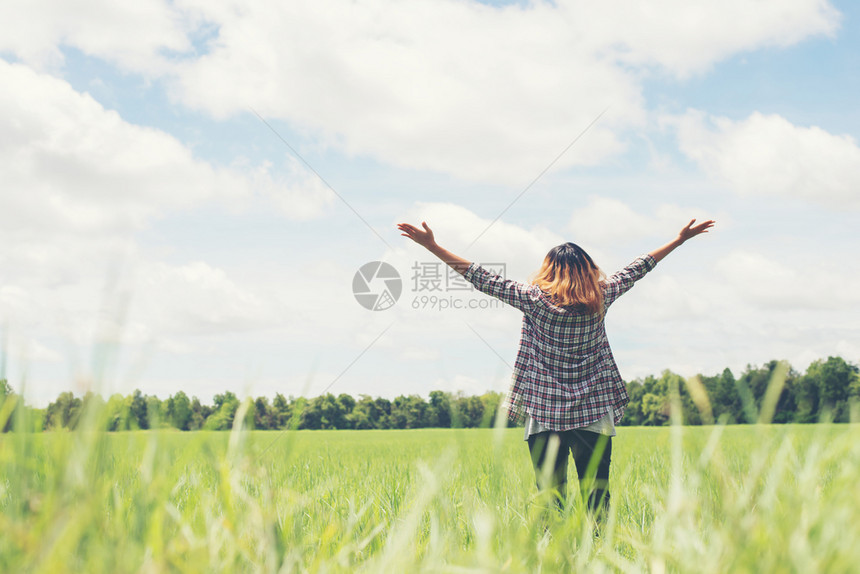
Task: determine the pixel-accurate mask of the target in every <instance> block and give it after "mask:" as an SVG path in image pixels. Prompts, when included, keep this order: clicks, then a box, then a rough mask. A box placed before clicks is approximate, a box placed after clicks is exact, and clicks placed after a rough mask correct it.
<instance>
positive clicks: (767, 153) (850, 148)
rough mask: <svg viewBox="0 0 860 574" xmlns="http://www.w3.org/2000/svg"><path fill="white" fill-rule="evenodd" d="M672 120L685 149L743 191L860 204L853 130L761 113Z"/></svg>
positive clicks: (693, 114)
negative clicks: (838, 130) (744, 116)
mask: <svg viewBox="0 0 860 574" xmlns="http://www.w3.org/2000/svg"><path fill="white" fill-rule="evenodd" d="M669 121H670V122H671V123H675V124H676V125H677V129H678V139H679V143H680V148H681V151H682V152H683V153H684V154H686V155H687V157H689V158H690V159H692V160H694V161H695V162H696V163H698V164H699V165H700V166H701V167H702V169H704V170H705V171H706V172H707V173H709V174H710V175H712V176H714V177H717V178H720V179H721V180H724V181H726V182H727V183H728V184H729V185H730V186H731V188H732V189H733V190H734V191H736V192H737V193H740V194H745V195H764V196H773V197H793V198H798V199H802V200H806V201H812V202H816V203H820V204H823V205H826V206H829V207H832V208H836V209H839V208H844V207H849V208H857V207H860V147H858V145H857V142H856V141H855V140H854V138H853V137H851V136H849V135H841V136H839V135H833V134H830V133H828V132H826V131H825V130H823V129H821V128H818V127H815V126H812V127H799V126H795V125H793V124H792V123H790V122H789V121H788V120H786V119H785V118H783V117H781V116H778V115H763V114H761V113H758V112H756V113H753V114H752V115H750V116H749V117H748V118H747V119H745V120H742V121H732V120H730V119H728V118H722V117H707V116H706V115H705V114H704V113H702V112H698V111H690V112H688V113H687V114H686V115H684V116H681V117H679V118H674V119H672V120H669Z"/></svg>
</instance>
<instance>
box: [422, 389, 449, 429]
mask: <svg viewBox="0 0 860 574" xmlns="http://www.w3.org/2000/svg"><path fill="white" fill-rule="evenodd" d="M427 422H428V425H429V426H431V427H441V428H446V429H447V428H451V396H450V395H449V394H448V393H446V392H443V391H430V403H429V405H428V408H427Z"/></svg>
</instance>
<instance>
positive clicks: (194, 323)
mask: <svg viewBox="0 0 860 574" xmlns="http://www.w3.org/2000/svg"><path fill="white" fill-rule="evenodd" d="M0 84H2V85H3V86H4V90H2V91H0V133H2V134H3V137H2V138H0V181H3V192H2V193H0V227H2V229H3V242H2V243H0V274H2V276H1V277H0V281H2V283H0V321H2V322H3V323H4V324H8V326H9V328H10V331H12V332H13V333H18V334H20V336H22V337H36V336H37V335H39V334H45V333H50V334H52V335H58V336H61V337H64V338H65V339H66V340H68V341H72V342H73V343H74V344H84V345H86V344H91V343H92V342H93V341H94V340H95V339H96V337H97V336H98V333H99V330H100V329H101V328H102V327H103V326H104V325H102V323H103V320H108V321H120V322H121V321H123V320H124V317H123V316H121V315H122V314H123V313H124V311H125V307H123V304H121V301H119V299H116V298H117V297H120V298H121V297H123V296H125V295H123V294H124V293H126V294H131V295H132V296H133V298H132V300H133V302H134V305H139V306H140V309H142V312H141V313H139V314H138V315H136V316H134V317H133V318H132V319H130V320H129V322H128V323H126V324H124V325H119V326H117V328H118V329H119V328H120V327H121V329H120V330H122V331H123V332H124V333H125V335H124V339H123V340H125V341H133V342H144V341H146V340H152V339H155V340H161V341H164V339H163V338H164V337H173V340H172V342H171V341H167V342H165V343H164V346H166V347H169V348H171V349H174V350H175V349H182V348H183V346H184V345H185V346H187V345H186V344H185V343H184V342H182V341H179V340H176V338H177V337H180V336H185V335H189V334H195V333H202V332H207V333H217V332H221V333H224V332H231V331H237V330H242V329H248V328H254V327H259V326H261V325H270V324H272V322H273V321H276V320H278V318H279V317H280V315H279V313H280V309H281V306H280V300H279V299H278V298H277V297H276V296H274V294H272V293H270V292H266V293H262V294H261V293H260V292H259V291H257V290H254V289H251V288H249V287H248V286H247V285H243V284H242V282H241V281H237V280H236V279H235V278H233V277H231V276H230V275H229V274H228V272H227V271H226V270H225V269H222V268H219V267H217V266H216V265H212V264H210V263H207V262H205V261H197V262H188V263H184V264H183V263H178V264H177V263H171V264H168V263H164V262H157V261H152V260H151V259H150V257H151V255H149V254H147V253H144V252H142V250H141V249H140V248H139V246H138V245H137V242H136V240H135V233H136V232H138V231H141V230H144V229H147V228H148V227H149V226H150V225H151V224H152V222H153V221H154V220H155V219H156V218H158V217H160V216H162V215H166V214H174V213H176V212H177V211H180V210H183V209H191V208H195V207H199V206H204V205H212V204H221V205H231V206H232V205H233V204H241V205H247V204H249V203H252V202H253V201H254V200H255V198H259V197H262V200H263V203H264V205H265V204H266V203H269V204H272V205H275V206H277V207H278V208H279V209H280V210H281V211H282V212H283V213H284V214H285V215H287V216H288V217H290V218H293V219H296V218H306V217H311V216H314V215H318V214H319V213H320V212H321V210H322V209H324V208H325V206H326V205H328V204H329V203H330V202H331V197H330V194H329V193H328V192H327V190H325V189H322V188H321V187H320V186H319V185H317V184H315V183H314V181H313V179H312V178H311V177H310V176H309V175H308V174H307V172H305V171H304V170H302V169H301V168H300V166H298V165H297V164H295V163H293V164H291V165H290V166H288V169H287V170H286V171H287V175H286V176H282V177H281V176H276V175H273V174H272V173H270V167H269V166H267V165H262V166H248V165H236V166H233V167H230V168H222V167H215V166H213V165H210V164H209V163H207V162H204V161H201V160H199V159H196V158H195V157H194V156H193V154H192V153H191V151H190V150H189V149H188V148H187V147H185V146H184V145H183V144H181V143H180V142H179V141H177V140H176V139H175V138H174V137H172V136H170V135H169V134H166V133H164V132H162V131H159V130H156V129H152V128H145V127H140V126H136V125H133V124H129V123H127V122H125V121H123V119H122V118H121V117H120V116H119V115H118V114H117V113H116V112H113V111H110V110H105V109H104V108H103V107H102V106H101V105H100V104H99V103H97V102H96V101H95V100H93V99H92V98H91V97H90V96H88V95H87V94H81V93H78V92H76V91H75V90H74V89H72V87H71V86H69V84H68V83H66V82H64V81H62V80H58V79H56V78H53V77H50V76H48V75H44V74H40V73H36V72H34V71H33V70H31V69H29V68H28V67H26V66H24V65H21V64H9V63H7V62H5V61H2V60H0ZM131 277H135V278H136V279H137V281H134V280H132V279H130V278H131ZM114 284H115V285H114ZM111 285H113V287H112V286H111ZM108 303H109V304H110V305H109V309H108V310H107V311H106V312H107V313H108V314H110V313H114V314H116V315H117V316H116V317H104V314H105V308H104V307H105V305H106V304H108ZM115 304H116V305H115ZM100 325H101V326H100ZM40 356H47V355H46V354H45V353H41V355H40Z"/></svg>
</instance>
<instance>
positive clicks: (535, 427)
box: [524, 407, 616, 440]
mask: <svg viewBox="0 0 860 574" xmlns="http://www.w3.org/2000/svg"><path fill="white" fill-rule="evenodd" d="M549 430H550V429H548V428H546V427H545V426H543V425H542V424H540V423H539V422H537V421H536V420H534V419H533V418H532V417H531V416H529V417H527V418H526V436H525V439H524V440H528V439H529V437H530V436H531V435H533V434H537V433H539V432H546V431H549ZM565 430H584V431H590V432H596V433H597V434H603V435H606V436H615V434H616V433H615V417H614V416H613V412H612V407H608V408H607V410H606V414H605V415H603V418H600V419H598V420H596V421H594V422H593V423H591V424H590V425H588V426H584V427H581V428H578V429H565Z"/></svg>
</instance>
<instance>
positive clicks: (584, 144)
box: [175, 0, 838, 182]
mask: <svg viewBox="0 0 860 574" xmlns="http://www.w3.org/2000/svg"><path fill="white" fill-rule="evenodd" d="M182 6H183V7H184V8H185V9H186V10H188V12H199V14H200V18H201V19H202V20H205V21H209V22H211V23H212V24H213V25H215V26H217V28H218V35H217V37H216V38H214V39H213V40H212V41H211V42H210V43H209V52H208V53H207V54H205V55H203V56H201V57H199V58H189V59H187V60H185V61H184V62H181V63H180V64H178V65H177V67H176V70H175V88H176V92H175V93H176V96H177V97H178V98H179V99H180V100H181V101H183V102H184V103H185V104H186V105H189V106H191V107H194V108H200V109H203V110H206V111H208V112H210V113H212V114H214V115H216V116H223V115H228V114H233V113H242V112H244V111H246V110H247V108H248V106H253V107H254V108H255V109H257V110H259V111H260V112H261V113H263V114H264V115H266V116H267V117H277V118H281V119H284V120H287V121H289V122H291V123H293V124H294V125H296V126H299V127H302V128H304V129H307V130H308V131H310V132H311V133H313V134H315V135H316V137H318V138H320V139H322V140H323V141H325V142H326V143H327V144H329V145H332V146H335V147H337V148H340V149H342V150H345V151H346V152H347V153H349V154H355V155H364V156H372V157H374V158H378V159H381V160H382V161H384V162H387V163H390V164H393V165H397V166H401V167H409V168H417V169H426V170H434V171H439V172H444V173H449V174H454V175H456V176H459V177H464V178H469V179H477V180H484V181H494V182H509V181H511V180H514V181H523V180H527V179H528V178H529V177H530V176H531V174H534V173H538V172H539V171H540V170H541V169H543V168H544V167H545V166H546V165H547V164H548V163H549V161H550V160H551V159H552V158H553V157H555V156H556V154H557V153H558V152H559V151H560V150H561V149H563V148H564V146H565V145H566V144H567V143H569V142H570V141H571V140H572V138H573V136H574V135H575V134H577V133H578V132H579V131H580V130H581V129H582V128H583V127H584V126H586V125H587V124H588V123H589V122H591V121H592V120H593V119H594V118H595V116H596V115H597V114H598V113H599V112H600V111H601V110H603V109H605V108H607V107H609V112H608V113H607V115H606V116H605V117H604V118H603V119H602V120H601V121H600V122H598V124H596V125H595V126H594V127H593V128H592V130H591V131H590V132H589V133H588V134H587V135H586V136H585V138H583V140H582V141H581V142H579V143H578V144H577V145H576V146H575V147H574V148H573V149H572V150H571V151H570V152H568V153H567V154H566V155H565V156H564V157H563V158H562V159H561V160H560V161H559V164H558V167H563V166H570V165H583V164H584V165H589V164H595V163H598V162H601V161H603V160H605V159H606V158H607V157H609V156H612V155H614V154H617V153H618V152H619V151H621V150H622V149H623V148H624V146H625V143H624V141H623V140H622V139H621V138H620V137H619V134H620V133H623V131H624V130H625V129H629V128H631V127H633V128H636V127H640V126H641V125H642V124H643V121H644V115H645V112H644V110H643V101H642V97H641V94H640V92H641V78H642V73H641V68H642V67H645V68H649V67H652V66H657V67H659V68H661V69H665V70H667V71H669V72H670V73H673V74H679V75H684V74H688V73H690V72H693V71H698V70H703V69H705V68H706V67H708V66H710V65H711V64H713V63H714V62H717V61H719V60H721V59H723V58H726V57H728V56H730V55H732V54H735V53H737V52H739V51H745V50H753V49H756V48H759V47H762V46H770V45H778V46H785V45H789V44H792V43H795V42H798V41H800V40H802V39H804V38H806V37H808V36H811V35H815V34H822V33H832V32H833V31H834V30H835V28H836V26H837V23H838V14H837V12H836V11H835V10H834V9H833V8H832V7H831V6H830V5H829V4H828V3H823V2H821V1H819V0H796V1H793V2H783V1H771V2H757V3H755V4H750V3H749V2H743V1H740V0H735V1H731V2H722V3H720V4H703V3H689V2H685V1H683V0H664V1H663V2H661V3H660V5H659V6H657V7H655V6H653V4H652V3H649V4H647V5H646V4H643V3H641V2H638V1H633V0H630V1H626V2H613V3H595V2H584V1H579V0H571V1H568V2H564V1H562V2H558V3H534V4H529V5H528V6H525V7H520V6H509V7H506V8H491V7H488V6H485V5H481V4H478V3H475V2H455V1H452V0H443V1H439V0H432V1H431V0H419V1H415V2H409V3H401V2H393V1H390V0H375V1H370V2H365V3H362V4H360V5H359V4H345V3H343V2H341V1H339V0H328V1H325V0H320V1H315V2H298V3H295V2H293V3H271V2H265V1H258V2H242V3H241V6H239V5H238V4H236V3H235V2H233V1H222V2H213V1H210V0H207V1H206V2H199V1H194V0H188V1H187V2H184V3H183V4H182ZM667 15H671V17H667Z"/></svg>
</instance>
